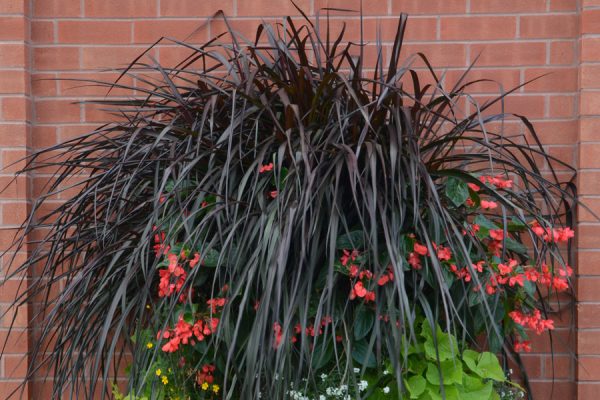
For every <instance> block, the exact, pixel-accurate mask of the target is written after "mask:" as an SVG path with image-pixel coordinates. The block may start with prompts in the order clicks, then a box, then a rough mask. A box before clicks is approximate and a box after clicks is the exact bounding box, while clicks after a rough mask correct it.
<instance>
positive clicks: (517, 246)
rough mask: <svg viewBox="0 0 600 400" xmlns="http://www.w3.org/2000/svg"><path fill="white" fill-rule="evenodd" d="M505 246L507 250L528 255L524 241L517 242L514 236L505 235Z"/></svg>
mask: <svg viewBox="0 0 600 400" xmlns="http://www.w3.org/2000/svg"><path fill="white" fill-rule="evenodd" d="M504 246H505V247H506V249H507V250H510V251H514V252H515V253H518V254H521V255H527V247H525V246H524V245H523V244H522V243H519V242H517V241H516V240H515V239H513V238H509V237H505V238H504Z"/></svg>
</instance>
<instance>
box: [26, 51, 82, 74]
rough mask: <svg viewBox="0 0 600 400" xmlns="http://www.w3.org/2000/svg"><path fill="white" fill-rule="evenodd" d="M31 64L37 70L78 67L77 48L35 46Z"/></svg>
mask: <svg viewBox="0 0 600 400" xmlns="http://www.w3.org/2000/svg"><path fill="white" fill-rule="evenodd" d="M33 66H34V68H35V69H36V70H38V71H48V70H58V71H60V70H72V69H79V49H78V48H75V47H37V48H34V49H33Z"/></svg>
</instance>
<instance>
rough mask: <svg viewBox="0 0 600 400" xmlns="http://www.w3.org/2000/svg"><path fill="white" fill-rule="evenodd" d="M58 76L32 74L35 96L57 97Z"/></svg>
mask: <svg viewBox="0 0 600 400" xmlns="http://www.w3.org/2000/svg"><path fill="white" fill-rule="evenodd" d="M57 87H58V82H57V81H56V74H32V75H31V91H32V93H33V95H34V96H56V94H57V90H56V88H57Z"/></svg>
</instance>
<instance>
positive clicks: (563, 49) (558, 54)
mask: <svg viewBox="0 0 600 400" xmlns="http://www.w3.org/2000/svg"><path fill="white" fill-rule="evenodd" d="M576 44H577V42H576V41H574V40H571V41H556V42H551V43H550V64H553V65H572V64H574V63H575V62H576V61H575V56H576V51H575V47H576Z"/></svg>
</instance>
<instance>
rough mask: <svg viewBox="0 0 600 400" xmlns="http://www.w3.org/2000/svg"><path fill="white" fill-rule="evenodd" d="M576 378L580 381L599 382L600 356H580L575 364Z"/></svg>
mask: <svg viewBox="0 0 600 400" xmlns="http://www.w3.org/2000/svg"><path fill="white" fill-rule="evenodd" d="M577 377H578V379H579V380H580V381H599V380H600V356H596V357H593V356H580V357H579V359H578V363H577Z"/></svg>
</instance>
